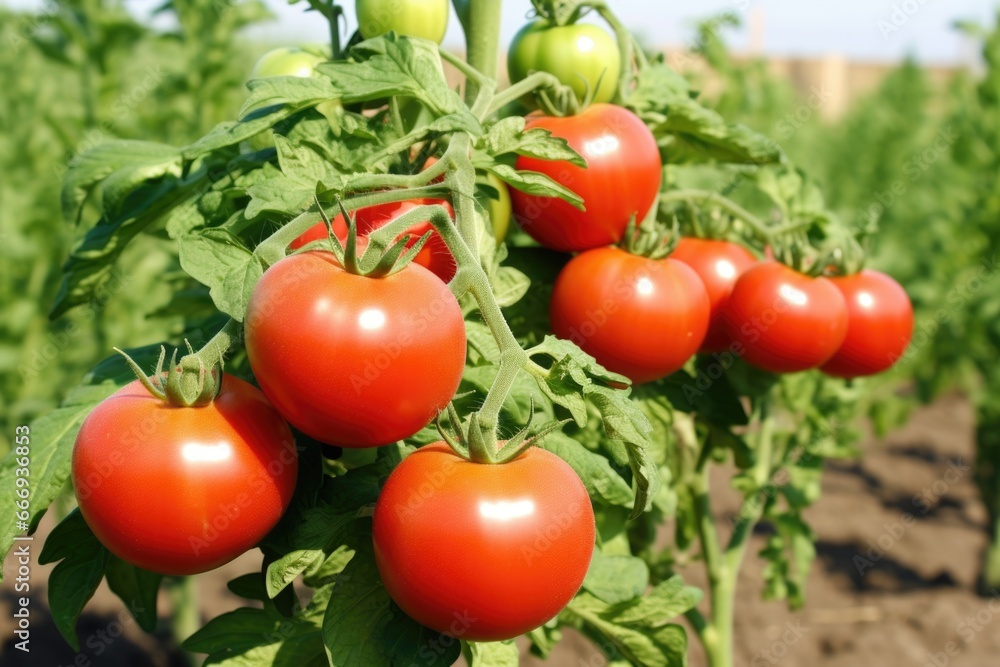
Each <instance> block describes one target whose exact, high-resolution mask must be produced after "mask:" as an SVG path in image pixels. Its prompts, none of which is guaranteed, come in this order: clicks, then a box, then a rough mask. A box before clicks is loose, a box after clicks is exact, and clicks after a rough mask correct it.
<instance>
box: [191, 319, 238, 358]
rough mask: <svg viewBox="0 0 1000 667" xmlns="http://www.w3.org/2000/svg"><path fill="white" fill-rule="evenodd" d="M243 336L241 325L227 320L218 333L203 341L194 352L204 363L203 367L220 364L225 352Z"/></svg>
mask: <svg viewBox="0 0 1000 667" xmlns="http://www.w3.org/2000/svg"><path fill="white" fill-rule="evenodd" d="M242 336H243V325H242V324H241V323H239V322H237V321H236V320H232V319H231V320H229V321H228V322H226V325H225V326H224V327H222V329H221V330H220V331H219V333H217V334H215V335H214V336H212V339H211V340H210V341H208V342H207V343H205V344H204V345H203V346H202V348H201V349H200V350H198V352H196V353H195V354H196V355H197V356H198V357H199V358H200V359H201V360H202V362H203V363H204V364H205V368H212V367H213V366H215V365H216V364H220V363H221V362H222V360H223V359H224V358H225V356H226V353H227V352H229V349H230V348H231V347H232V346H233V344H235V343H238V342H239V341H240V339H241V338H242Z"/></svg>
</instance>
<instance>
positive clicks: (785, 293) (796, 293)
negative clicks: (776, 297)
mask: <svg viewBox="0 0 1000 667" xmlns="http://www.w3.org/2000/svg"><path fill="white" fill-rule="evenodd" d="M778 294H780V295H781V298H782V299H784V300H785V301H787V302H788V303H790V304H792V305H793V306H804V305H806V304H807V303H809V297H808V296H806V293H805V292H803V291H802V290H800V289H795V288H794V287H792V286H791V285H782V286H781V288H780V289H779V290H778Z"/></svg>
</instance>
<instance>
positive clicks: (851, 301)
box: [822, 269, 913, 378]
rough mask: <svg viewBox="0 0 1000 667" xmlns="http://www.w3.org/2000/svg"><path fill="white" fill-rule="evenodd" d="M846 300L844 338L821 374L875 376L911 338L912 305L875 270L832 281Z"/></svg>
mask: <svg viewBox="0 0 1000 667" xmlns="http://www.w3.org/2000/svg"><path fill="white" fill-rule="evenodd" d="M830 281H831V282H832V283H833V284H834V285H836V286H837V289H839V290H840V292H841V294H843V295H844V299H845V300H846V301H847V338H846V339H845V340H844V344H843V345H841V346H840V349H839V350H837V353H836V354H835V355H833V358H832V359H830V361H828V362H826V364H824V365H823V369H822V370H823V372H824V373H827V374H828V375H834V376H836V377H845V378H852V377H859V376H863V375H875V374H876V373H881V372H883V371H885V370H888V369H889V368H890V367H891V366H892V365H893V364H894V363H896V361H898V360H899V358H900V357H901V356H903V353H904V352H905V351H906V348H907V346H908V345H909V344H910V338H911V337H912V335H913V305H912V304H911V303H910V297H908V296H907V295H906V290H904V289H903V288H902V287H901V286H900V284H899V283H897V282H896V281H895V280H893V279H892V278H890V277H889V276H887V275H885V274H884V273H880V272H878V271H871V270H868V269H866V270H864V271H862V272H861V273H856V274H854V275H853V276H843V277H840V278H831V279H830Z"/></svg>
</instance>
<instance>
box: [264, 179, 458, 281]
mask: <svg viewBox="0 0 1000 667" xmlns="http://www.w3.org/2000/svg"><path fill="white" fill-rule="evenodd" d="M432 169H433V168H431V169H428V170H427V171H425V172H421V173H419V174H413V175H412V176H401V177H399V178H398V179H396V180H392V179H389V177H387V176H381V177H372V176H367V175H366V176H364V177H361V178H358V179H357V180H356V181H354V182H352V183H351V186H355V185H357V184H364V185H368V186H369V187H378V186H379V185H382V186H383V187H384V186H385V185H386V184H391V183H400V182H406V183H410V182H414V180H417V181H426V180H427V179H428V178H435V176H434V174H433V172H432ZM373 178H374V180H371V182H370V183H369V182H368V181H369V180H370V179H373ZM348 189H351V188H348ZM358 189H360V188H358ZM443 194H444V192H443V188H442V187H440V186H427V187H422V188H406V187H403V188H398V189H392V190H385V191H382V192H372V193H366V194H364V195H358V196H354V197H349V198H347V199H344V200H343V202H342V203H343V205H344V208H346V209H347V210H348V211H356V210H358V209H359V208H368V207H369V206H378V205H380V204H391V203H394V202H400V201H409V200H411V199H420V198H423V197H432V198H433V197H440V196H442V195H443ZM322 220H323V216H322V215H321V214H320V212H319V209H318V208H316V207H315V206H314V207H312V208H310V209H309V210H308V211H306V212H305V213H302V214H301V215H299V216H298V217H297V218H295V219H294V220H292V221H291V222H289V223H288V224H286V225H285V226H283V227H281V228H280V229H278V230H277V231H276V232H274V233H273V234H271V236H269V237H267V239H265V240H264V241H262V242H261V243H260V245H258V246H257V249H256V250H255V251H254V254H256V255H257V256H258V257H260V259H261V261H263V262H264V264H265V265H266V266H273V265H274V264H276V263H277V262H279V261H280V260H282V259H284V257H285V251H286V249H287V248H288V245H289V244H290V243H291V242H292V241H294V240H295V239H297V238H298V237H300V236H302V234H304V233H305V232H307V231H308V230H309V229H310V228H311V227H312V226H313V225H316V224H319V223H320V222H321V221H322Z"/></svg>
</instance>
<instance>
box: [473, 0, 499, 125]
mask: <svg viewBox="0 0 1000 667" xmlns="http://www.w3.org/2000/svg"><path fill="white" fill-rule="evenodd" d="M502 18H503V0H472V1H471V2H470V3H468V21H467V22H466V25H465V48H466V52H467V60H468V62H469V65H471V66H472V67H473V68H474V69H476V70H477V71H479V72H480V73H481V74H482V75H483V76H485V77H487V78H489V79H492V80H494V81H495V80H496V78H497V69H498V67H499V62H500V24H501V22H502ZM479 88H480V84H479V82H477V81H476V80H475V79H473V78H469V79H468V80H467V83H466V88H465V99H466V101H467V102H468V103H469V104H470V105H471V104H472V103H473V102H474V101H475V100H476V96H477V95H478V93H479Z"/></svg>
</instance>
